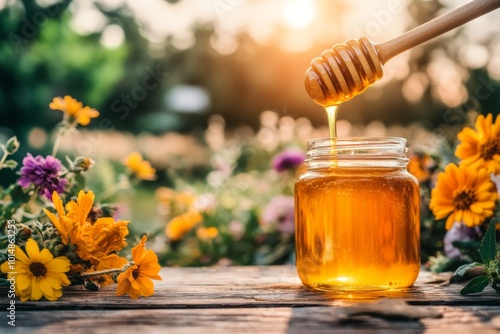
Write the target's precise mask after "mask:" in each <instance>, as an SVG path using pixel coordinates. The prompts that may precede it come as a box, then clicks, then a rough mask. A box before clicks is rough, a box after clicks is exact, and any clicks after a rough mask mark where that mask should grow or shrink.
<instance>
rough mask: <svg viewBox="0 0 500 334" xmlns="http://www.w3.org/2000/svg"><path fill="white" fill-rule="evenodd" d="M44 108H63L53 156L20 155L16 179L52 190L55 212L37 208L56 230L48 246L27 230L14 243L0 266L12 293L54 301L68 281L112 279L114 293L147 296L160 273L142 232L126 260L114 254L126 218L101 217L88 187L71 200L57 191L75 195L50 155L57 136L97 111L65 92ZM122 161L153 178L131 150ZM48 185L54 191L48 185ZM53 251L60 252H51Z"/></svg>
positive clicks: (86, 165) (78, 166)
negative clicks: (12, 285)
mask: <svg viewBox="0 0 500 334" xmlns="http://www.w3.org/2000/svg"><path fill="white" fill-rule="evenodd" d="M49 107H50V108H51V109H53V110H59V111H62V112H63V113H64V118H63V121H62V123H61V127H60V128H59V132H58V134H57V137H56V141H55V143H54V148H53V153H52V155H53V156H49V157H47V159H43V158H42V157H37V158H33V157H32V156H31V155H30V159H28V160H26V159H25V160H26V161H27V163H29V165H27V163H26V164H25V166H24V169H21V174H22V175H23V173H24V174H25V175H24V176H25V179H26V180H23V182H22V183H21V182H19V183H20V184H21V186H23V188H26V189H28V190H27V192H30V191H31V190H30V189H31V188H30V187H33V185H32V184H34V185H35V187H39V188H40V189H38V188H35V189H36V190H37V191H36V192H32V193H33V194H35V196H36V194H38V190H43V191H45V192H44V193H46V194H47V195H46V197H47V199H49V197H50V194H52V203H53V206H54V208H55V212H53V211H54V210H52V211H51V210H48V209H47V207H49V206H50V203H46V205H45V206H46V207H45V208H43V211H44V212H45V214H46V215H47V216H48V218H49V219H50V220H51V221H52V224H53V226H54V227H55V229H56V230H57V233H56V237H55V239H54V240H52V239H51V241H53V242H51V245H50V246H43V245H42V244H39V243H37V241H36V240H35V239H34V238H33V237H32V235H31V232H30V237H29V238H28V239H27V240H26V242H25V245H24V247H23V248H24V249H23V248H22V247H20V246H19V245H16V246H15V249H14V252H13V253H14V254H13V255H14V256H15V261H14V263H13V262H12V261H10V260H9V261H5V262H4V263H2V265H1V266H0V270H1V271H2V272H3V273H5V274H7V277H8V279H13V278H14V277H13V276H14V275H15V292H16V295H17V296H19V298H20V299H21V301H26V300H39V299H41V298H42V297H45V298H46V299H48V300H51V301H54V300H57V299H59V298H60V297H61V296H62V289H63V287H64V286H68V285H70V284H84V285H85V286H87V287H90V288H98V287H100V286H105V285H110V284H113V283H115V282H117V283H118V284H117V290H116V295H117V296H121V295H124V294H128V295H129V296H130V297H132V298H139V297H140V296H151V295H152V294H153V293H154V285H153V282H152V280H161V277H160V276H159V275H158V274H159V271H160V265H159V264H158V257H157V255H156V254H155V253H154V252H153V251H152V250H146V248H145V242H146V240H147V238H146V236H143V237H142V239H141V241H140V242H139V244H138V245H137V246H135V247H134V248H132V261H130V262H129V260H127V259H126V258H124V257H121V256H119V255H118V254H119V252H120V251H121V250H122V249H123V248H124V247H125V246H126V245H127V243H126V237H127V235H128V234H129V230H128V224H129V222H128V221H123V220H115V219H114V218H113V217H104V216H103V214H102V212H101V210H99V209H97V207H98V206H95V205H94V200H95V196H94V193H93V192H92V191H84V190H80V191H79V193H78V196H77V199H76V200H70V201H68V202H67V203H66V205H64V203H63V201H62V199H61V197H60V196H59V194H62V193H64V194H65V195H66V196H67V197H71V196H73V195H74V194H75V193H72V192H71V191H69V190H68V187H65V186H66V185H67V184H69V182H68V181H67V180H66V179H64V178H65V177H68V176H67V175H68V173H58V172H59V171H60V169H61V162H60V161H59V160H58V159H56V158H55V156H56V154H57V150H58V146H59V143H60V141H61V138H62V137H63V136H64V134H65V132H66V131H68V130H70V129H73V128H76V126H77V125H78V124H79V125H82V126H86V125H88V124H89V123H90V121H91V119H93V118H96V117H98V116H99V112H98V111H97V110H95V109H93V108H91V107H88V106H86V107H83V104H82V103H81V102H79V101H77V100H76V99H74V98H72V97H71V96H65V97H64V98H61V97H56V98H54V99H53V101H52V102H51V103H50V105H49ZM76 161H78V163H76ZM23 163H24V161H23ZM93 164H94V161H93V160H92V159H90V158H87V157H78V158H77V159H76V160H75V162H74V163H72V167H71V172H73V173H82V172H84V171H87V170H88V169H90V167H91V166H92V165H93ZM123 164H124V165H125V167H127V169H128V171H129V174H130V176H131V177H133V178H136V179H139V180H153V179H154V178H155V177H156V171H155V169H154V168H153V167H152V166H151V164H150V163H149V162H148V161H145V160H144V159H143V158H142V156H141V154H140V153H138V152H133V153H131V154H130V155H129V156H128V157H126V158H125V159H124V160H123ZM46 166H49V167H51V168H52V169H53V170H54V171H53V172H52V169H51V173H48V172H46V171H45V170H46V169H47V168H48V167H46ZM44 178H45V179H50V180H48V181H47V180H45V179H44ZM42 179H43V180H42ZM61 180H62V181H61ZM42 181H43V182H42ZM49 181H50V182H49ZM56 181H57V182H56ZM49 186H50V187H52V189H56V190H54V191H52V190H50V189H49ZM44 187H45V188H46V189H45V188H44ZM49 190H50V191H49ZM30 198H31V197H30ZM25 228H26V229H28V228H27V227H25ZM51 228H52V227H51ZM21 246H22V245H21ZM40 246H42V247H40ZM44 247H48V248H44ZM54 254H58V255H61V256H57V257H54Z"/></svg>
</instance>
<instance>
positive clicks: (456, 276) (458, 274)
mask: <svg viewBox="0 0 500 334" xmlns="http://www.w3.org/2000/svg"><path fill="white" fill-rule="evenodd" d="M478 266H481V264H480V263H477V262H473V263H469V264H464V265H463V266H460V267H459V268H458V269H457V270H455V272H454V273H453V276H452V277H451V282H452V283H457V282H460V281H461V280H462V278H464V275H465V274H467V272H468V271H469V270H470V269H472V268H474V267H478Z"/></svg>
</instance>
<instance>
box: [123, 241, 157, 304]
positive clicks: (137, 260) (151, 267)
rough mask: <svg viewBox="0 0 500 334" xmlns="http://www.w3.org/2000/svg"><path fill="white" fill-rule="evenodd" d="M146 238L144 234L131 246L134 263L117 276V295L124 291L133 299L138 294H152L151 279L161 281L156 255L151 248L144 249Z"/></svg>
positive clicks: (145, 295)
mask: <svg viewBox="0 0 500 334" xmlns="http://www.w3.org/2000/svg"><path fill="white" fill-rule="evenodd" d="M146 240H147V238H146V236H143V237H142V239H141V241H140V243H139V245H137V246H135V247H134V248H132V261H133V263H134V264H133V265H132V266H131V267H129V268H127V270H125V272H123V273H121V274H120V275H119V276H118V278H117V281H118V285H117V287H116V295H117V296H122V295H124V294H126V293H128V295H129V296H130V297H131V298H134V299H137V298H139V296H144V297H148V296H151V295H153V294H154V284H153V281H151V280H153V279H154V280H160V281H161V277H160V276H159V275H158V273H159V272H160V265H159V264H158V256H156V254H155V253H154V252H153V251H152V250H151V249H148V250H146V247H145V243H146Z"/></svg>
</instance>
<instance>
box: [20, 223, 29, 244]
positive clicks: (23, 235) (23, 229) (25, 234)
mask: <svg viewBox="0 0 500 334" xmlns="http://www.w3.org/2000/svg"><path fill="white" fill-rule="evenodd" d="M31 234H32V231H31V229H30V228H29V227H28V226H24V225H21V226H20V228H19V229H18V232H17V237H18V238H19V239H21V240H24V241H26V240H28V239H29V238H31Z"/></svg>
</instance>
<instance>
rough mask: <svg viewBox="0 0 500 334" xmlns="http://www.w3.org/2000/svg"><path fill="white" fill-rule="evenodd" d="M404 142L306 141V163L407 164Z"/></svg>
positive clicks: (364, 139) (394, 139) (395, 139)
mask: <svg viewBox="0 0 500 334" xmlns="http://www.w3.org/2000/svg"><path fill="white" fill-rule="evenodd" d="M406 142H407V140H406V139H405V138H400V137H340V138H315V139H310V140H309V141H308V142H307V158H306V161H305V162H306V163H307V164H308V165H309V166H312V165H318V164H319V165H318V166H323V165H324V164H325V163H326V164H330V162H331V161H335V165H337V166H341V165H344V162H345V164H346V165H349V166H369V165H370V164H371V165H373V166H375V165H376V166H401V167H404V166H406V165H407V163H408V161H409V159H408V157H407V156H406V153H407V151H408V149H407V147H406Z"/></svg>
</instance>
